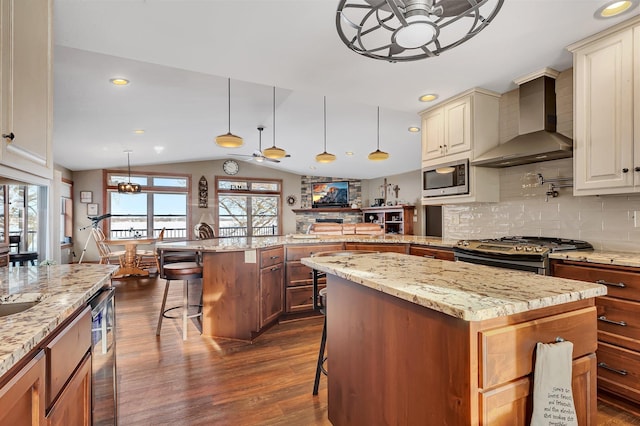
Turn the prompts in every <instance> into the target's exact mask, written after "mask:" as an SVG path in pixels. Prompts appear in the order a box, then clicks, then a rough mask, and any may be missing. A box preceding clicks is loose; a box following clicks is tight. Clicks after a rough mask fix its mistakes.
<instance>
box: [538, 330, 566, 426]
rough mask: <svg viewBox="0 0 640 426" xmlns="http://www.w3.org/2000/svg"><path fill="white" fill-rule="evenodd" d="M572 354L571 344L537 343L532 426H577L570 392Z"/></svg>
mask: <svg viewBox="0 0 640 426" xmlns="http://www.w3.org/2000/svg"><path fill="white" fill-rule="evenodd" d="M572 354H573V343H571V342H559V343H539V342H538V344H537V346H536V365H535V369H534V371H533V374H534V377H533V414H532V416H531V426H561V425H562V426H578V420H577V419H576V409H575V406H574V404H573V392H572V391H571V363H572Z"/></svg>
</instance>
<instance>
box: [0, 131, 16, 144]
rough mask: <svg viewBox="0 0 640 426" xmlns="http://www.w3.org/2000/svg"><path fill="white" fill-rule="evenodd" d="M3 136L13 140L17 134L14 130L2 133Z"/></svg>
mask: <svg viewBox="0 0 640 426" xmlns="http://www.w3.org/2000/svg"><path fill="white" fill-rule="evenodd" d="M2 137H3V138H5V139H9V142H11V141H12V140H14V139H15V138H16V135H14V134H13V132H11V133H9V134H7V133H4V134H3V135H2Z"/></svg>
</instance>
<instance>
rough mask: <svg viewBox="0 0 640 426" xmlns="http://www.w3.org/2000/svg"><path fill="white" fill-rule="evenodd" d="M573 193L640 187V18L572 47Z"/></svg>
mask: <svg viewBox="0 0 640 426" xmlns="http://www.w3.org/2000/svg"><path fill="white" fill-rule="evenodd" d="M569 50H571V51H572V52H573V61H574V68H573V72H574V85H575V100H574V108H575V114H574V116H575V123H574V129H575V131H574V148H573V150H574V167H573V170H574V174H575V175H574V191H573V192H574V195H601V194H620V193H631V192H639V191H640V18H638V17H636V18H633V19H631V20H629V21H627V22H625V23H622V24H619V25H617V26H614V27H612V28H611V29H608V30H607V31H605V32H603V33H600V34H597V35H595V36H592V37H589V38H588V39H586V40H583V41H580V42H578V43H575V44H573V45H572V46H569Z"/></svg>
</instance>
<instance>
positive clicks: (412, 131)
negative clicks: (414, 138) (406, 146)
mask: <svg viewBox="0 0 640 426" xmlns="http://www.w3.org/2000/svg"><path fill="white" fill-rule="evenodd" d="M408 130H409V131H410V132H411V133H418V132H419V131H420V127H415V126H413V127H409V129H408Z"/></svg>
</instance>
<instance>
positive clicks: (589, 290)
mask: <svg viewBox="0 0 640 426" xmlns="http://www.w3.org/2000/svg"><path fill="white" fill-rule="evenodd" d="M302 263H303V264H305V265H307V266H309V267H312V268H315V269H318V270H321V271H324V272H326V273H327V274H328V277H327V288H328V306H327V333H328V335H327V346H328V354H327V355H328V370H329V376H328V401H329V402H328V404H329V420H330V421H331V422H332V423H333V424H334V425H359V424H380V423H382V424H455V425H475V424H480V425H501V424H504V425H516V424H517V425H520V424H521V425H525V424H528V422H529V419H530V414H531V401H532V397H531V395H532V393H531V392H532V389H531V387H532V374H531V373H532V370H533V359H534V348H535V345H536V343H537V342H539V341H540V342H544V343H551V342H554V341H556V339H557V338H562V339H565V340H567V341H571V342H573V344H574V349H573V382H572V385H573V394H574V400H575V406H576V411H577V414H578V422H579V423H580V424H593V423H594V422H595V419H596V417H595V416H596V387H595V382H596V359H595V355H594V352H595V350H596V346H597V341H596V309H595V306H594V298H595V297H597V296H602V295H604V294H606V288H605V287H604V286H601V285H598V284H592V283H586V282H577V281H573V280H566V279H560V278H553V277H546V276H540V275H533V274H528V273H524V272H519V271H512V270H504V269H496V268H491V267H486V266H480V265H472V264H467V263H463V262H448V261H441V260H434V259H424V258H420V257H416V256H407V255H404V254H396V253H379V254H369V255H361V256H353V257H346V258H345V257H344V256H340V257H308V258H304V259H302Z"/></svg>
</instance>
